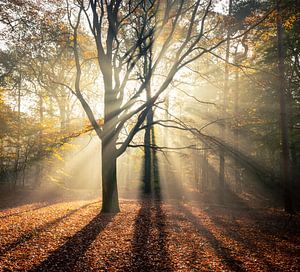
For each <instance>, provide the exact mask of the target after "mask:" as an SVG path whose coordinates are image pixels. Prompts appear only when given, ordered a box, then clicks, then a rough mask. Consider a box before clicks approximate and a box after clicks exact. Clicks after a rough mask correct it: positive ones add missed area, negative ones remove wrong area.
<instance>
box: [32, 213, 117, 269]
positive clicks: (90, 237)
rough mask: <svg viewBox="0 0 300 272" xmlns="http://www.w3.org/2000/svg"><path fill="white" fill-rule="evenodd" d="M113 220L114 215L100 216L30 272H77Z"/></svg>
mask: <svg viewBox="0 0 300 272" xmlns="http://www.w3.org/2000/svg"><path fill="white" fill-rule="evenodd" d="M113 218H114V214H98V215H97V216H95V217H94V218H93V219H92V220H91V221H90V222H89V223H88V224H87V225H86V226H85V227H84V228H82V229H81V230H80V231H78V232H77V233H76V234H75V235H73V236H72V237H70V238H69V239H68V240H67V242H66V243H65V244H64V245H62V246H61V247H59V248H58V249H56V250H55V251H54V252H53V253H52V254H51V255H50V256H49V257H48V258H47V259H46V260H44V261H43V262H42V263H40V264H39V265H36V266H35V267H33V268H32V269H31V270H30V271H32V272H33V271H34V272H37V271H40V272H45V271H64V272H69V271H70V272H71V271H75V269H74V267H75V266H76V264H77V263H78V262H80V259H81V258H82V257H83V256H84V254H85V252H86V251H87V250H88V248H89V247H90V245H91V244H92V242H93V241H94V240H95V239H96V238H97V236H98V235H99V233H101V232H102V231H103V230H104V229H105V227H106V226H107V225H108V224H109V222H111V221H112V219H113Z"/></svg>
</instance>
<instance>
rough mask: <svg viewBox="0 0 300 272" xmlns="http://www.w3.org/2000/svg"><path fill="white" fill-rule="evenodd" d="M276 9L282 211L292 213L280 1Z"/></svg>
mask: <svg viewBox="0 0 300 272" xmlns="http://www.w3.org/2000/svg"><path fill="white" fill-rule="evenodd" d="M276 8H277V18H276V19H277V20H276V23H277V51H278V76H279V78H278V79H279V82H278V92H279V103H280V131H281V152H282V183H283V199H284V209H285V211H286V212H288V213H292V212H293V204H292V199H291V192H290V158H289V138H288V118H287V109H286V94H285V79H284V45H283V26H282V18H281V8H280V0H277V1H276Z"/></svg>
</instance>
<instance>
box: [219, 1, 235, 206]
mask: <svg viewBox="0 0 300 272" xmlns="http://www.w3.org/2000/svg"><path fill="white" fill-rule="evenodd" d="M231 6H232V0H229V8H228V9H229V11H228V17H230V16H231ZM228 24H229V22H228ZM229 50H230V26H228V28H227V41H226V56H225V60H226V62H225V73H224V90H223V107H222V117H223V118H224V117H225V116H226V107H227V96H228V90H229V86H228V81H229V65H228V61H229V53H230V52H229ZM225 130H226V125H225V121H223V122H222V125H221V126H220V137H221V139H222V140H223V141H225V138H226V135H225ZM224 188H225V150H224V147H221V149H220V166H219V194H220V195H219V197H220V201H221V202H223V201H224Z"/></svg>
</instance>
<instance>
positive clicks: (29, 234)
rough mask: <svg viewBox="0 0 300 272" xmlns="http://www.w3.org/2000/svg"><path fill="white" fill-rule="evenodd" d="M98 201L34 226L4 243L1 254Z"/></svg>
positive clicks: (0, 250)
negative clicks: (9, 241)
mask: <svg viewBox="0 0 300 272" xmlns="http://www.w3.org/2000/svg"><path fill="white" fill-rule="evenodd" d="M95 203H97V202H93V203H88V204H86V205H83V206H81V207H79V208H77V209H74V210H71V211H69V212H68V213H66V214H65V215H63V216H60V217H58V218H56V219H54V220H52V221H50V222H47V223H46V224H44V225H42V226H39V227H36V228H33V229H31V230H30V231H28V232H26V233H24V234H23V235H21V236H19V237H18V238H17V239H15V240H14V241H12V242H11V243H8V244H6V245H4V246H3V247H2V248H1V249H0V256H2V255H4V254H5V253H7V252H9V251H11V250H13V249H14V248H16V247H17V246H19V245H20V244H23V243H25V242H27V241H29V240H30V239H32V238H34V237H35V236H37V235H39V234H40V233H41V232H43V231H45V230H47V229H48V228H50V227H52V226H55V225H57V224H58V223H59V222H61V221H63V220H64V219H66V218H68V217H70V216H71V215H72V214H74V213H76V212H78V211H80V210H82V209H84V208H87V207H88V206H91V205H93V204H95Z"/></svg>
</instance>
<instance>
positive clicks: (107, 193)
mask: <svg viewBox="0 0 300 272" xmlns="http://www.w3.org/2000/svg"><path fill="white" fill-rule="evenodd" d="M101 152H102V210H101V212H102V213H118V212H119V211H120V207H119V197H118V187H117V156H116V151H115V149H114V143H112V142H109V143H107V142H105V141H103V142H102V151H101Z"/></svg>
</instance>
